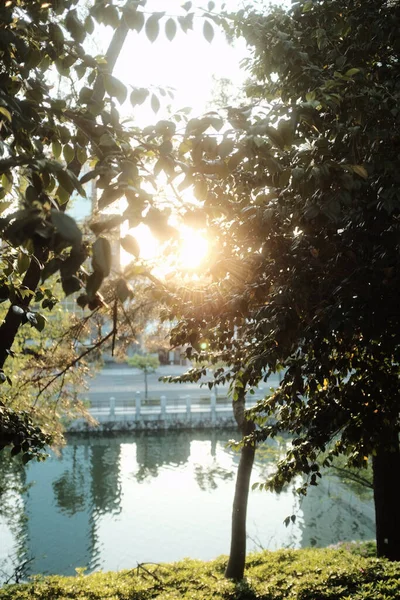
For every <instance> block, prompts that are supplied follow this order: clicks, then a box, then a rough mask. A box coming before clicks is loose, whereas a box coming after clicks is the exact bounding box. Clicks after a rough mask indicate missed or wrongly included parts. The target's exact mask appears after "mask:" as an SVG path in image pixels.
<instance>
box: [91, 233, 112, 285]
mask: <svg viewBox="0 0 400 600" xmlns="http://www.w3.org/2000/svg"><path fill="white" fill-rule="evenodd" d="M111 263H112V253H111V245H110V242H109V241H108V240H107V239H106V238H104V237H98V238H97V240H96V241H95V242H94V244H93V246H92V266H93V269H94V270H95V271H100V272H101V273H102V275H103V277H107V276H108V275H109V274H110V271H111Z"/></svg>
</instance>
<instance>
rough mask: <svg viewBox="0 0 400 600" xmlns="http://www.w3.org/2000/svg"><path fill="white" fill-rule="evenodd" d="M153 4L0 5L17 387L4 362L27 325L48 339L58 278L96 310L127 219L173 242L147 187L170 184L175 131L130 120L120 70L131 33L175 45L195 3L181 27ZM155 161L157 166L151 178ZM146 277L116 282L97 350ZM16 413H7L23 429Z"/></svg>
mask: <svg viewBox="0 0 400 600" xmlns="http://www.w3.org/2000/svg"><path fill="white" fill-rule="evenodd" d="M145 4H146V0H140V1H139V2H138V1H137V0H127V1H126V2H125V3H124V4H118V5H116V4H115V3H113V2H112V0H104V1H102V2H98V1H94V0H93V1H92V2H85V3H79V2H78V0H50V1H49V2H42V1H40V0H19V1H18V2H17V3H15V2H5V3H2V5H1V7H0V22H1V36H0V37H1V42H0V46H1V62H0V80H1V95H0V127H1V133H2V139H1V141H0V178H1V188H0V200H1V204H0V210H1V214H2V217H1V219H0V236H1V247H0V260H1V264H0V268H1V270H0V291H1V299H2V301H4V302H5V306H6V308H7V311H6V315H5V317H4V320H3V321H2V323H1V325H0V381H8V380H7V377H9V376H8V375H7V374H6V371H5V370H4V365H5V363H6V360H7V361H8V362H9V361H10V360H12V359H13V346H14V344H15V340H16V336H17V333H18V331H19V329H20V327H21V326H22V325H24V324H25V323H26V322H29V323H30V324H31V325H32V326H33V327H34V328H36V329H37V330H38V331H39V332H42V331H43V330H44V328H45V325H46V320H45V317H44V315H45V314H46V312H47V311H48V310H49V309H51V307H52V302H51V301H50V298H52V297H53V296H54V294H53V289H52V284H51V280H49V277H50V276H51V275H54V274H57V275H58V276H59V278H60V280H61V285H62V288H63V292H64V294H65V295H70V294H72V293H78V292H81V293H80V295H79V297H78V299H77V302H78V304H79V306H81V307H82V308H84V307H87V308H88V309H89V310H90V311H93V312H94V313H98V311H99V310H100V309H102V308H103V307H105V302H104V298H103V296H102V294H101V293H100V288H101V286H102V284H103V282H104V281H105V280H106V279H107V278H108V277H109V276H110V273H111V270H112V264H111V247H110V243H109V240H108V237H109V234H110V232H111V231H112V230H115V229H118V228H119V226H120V224H121V223H123V222H125V221H128V222H129V225H130V226H134V225H137V224H138V223H140V222H141V221H144V222H146V224H148V225H149V226H150V227H151V228H152V229H153V230H154V231H155V232H156V234H158V235H161V236H162V237H163V239H166V238H167V237H168V235H169V234H170V233H171V228H170V227H168V225H167V220H168V216H169V213H168V212H167V211H165V210H164V207H159V206H158V202H157V199H156V197H155V196H153V195H151V194H150V193H149V191H148V189H156V188H157V183H156V178H155V177H156V176H157V175H158V174H159V173H160V172H163V173H165V174H167V175H168V174H169V176H171V164H172V162H171V159H170V157H169V147H170V144H171V141H170V140H171V137H172V136H173V134H174V132H175V129H176V122H173V121H165V120H164V121H159V122H158V123H157V124H156V125H155V126H154V127H153V128H150V129H148V130H147V131H144V132H143V133H142V132H141V131H139V129H138V128H137V127H132V126H127V125H126V124H125V123H123V122H122V119H121V118H120V114H119V110H118V106H119V105H121V104H123V103H124V102H125V100H126V98H127V95H128V90H127V87H126V86H125V85H124V84H123V83H122V82H121V81H119V80H118V79H117V78H115V76H114V75H113V69H114V66H115V63H116V61H117V58H118V56H119V53H120V51H121V48H122V46H123V44H124V42H125V40H126V38H127V35H128V32H129V31H134V32H136V33H139V32H140V31H141V30H142V29H143V31H144V33H145V35H146V36H147V38H148V39H149V40H150V41H152V42H153V41H155V40H156V39H157V37H158V35H159V32H160V26H161V25H163V27H164V29H165V34H166V36H167V38H168V39H169V40H172V39H173V38H174V36H175V33H176V31H177V28H178V27H180V29H181V30H182V31H184V32H186V31H187V30H188V29H191V28H192V25H193V16H194V13H193V11H192V12H191V11H190V3H186V5H185V6H184V7H183V9H182V11H181V14H180V15H179V18H176V19H174V18H172V17H168V16H166V15H164V13H161V12H158V13H154V14H150V15H148V14H147V13H146V12H145V11H144V10H143V7H144V6H145ZM203 16H204V17H205V21H204V36H205V37H206V39H208V40H209V41H211V39H212V36H213V27H212V24H211V21H212V19H215V17H213V15H212V14H211V13H210V12H209V11H208V10H207V11H203ZM98 25H102V26H106V27H111V28H112V29H113V36H112V39H111V43H110V45H109V47H108V49H107V50H106V52H105V53H104V55H103V56H92V55H91V54H90V53H89V52H88V51H87V42H88V39H89V38H90V36H91V35H92V34H93V32H95V31H96V28H97V26H98ZM57 77H59V79H60V81H61V85H60V86H58V87H59V89H65V88H66V87H67V88H68V93H64V94H63V95H59V94H58V93H57V92H56V87H55V85H54V83H55V81H56V78H57ZM146 97H149V100H150V101H151V105H152V107H153V108H154V110H155V111H157V109H158V106H159V99H158V97H157V96H156V95H155V94H154V93H153V94H149V91H148V90H144V89H141V88H140V89H136V88H135V89H133V91H132V93H131V95H130V101H131V104H132V105H133V106H136V105H137V104H140V103H142V102H143V101H144V100H145V99H146ZM178 118H181V117H180V116H178V117H177V119H178ZM149 164H150V165H152V166H154V164H156V168H154V171H155V172H154V173H153V170H152V169H149ZM88 182H93V183H94V184H95V185H96V188H97V190H100V191H101V193H100V194H99V198H98V200H97V206H96V209H97V211H98V212H97V213H96V214H97V218H96V219H95V220H94V221H93V222H92V224H91V231H92V235H91V236H83V234H82V231H81V230H80V228H79V227H78V226H77V224H76V223H75V221H74V220H73V219H72V218H70V217H69V216H68V215H67V214H66V212H65V211H66V208H67V207H68V203H69V202H70V199H71V196H72V195H73V194H75V193H78V194H80V195H85V185H86V184H87V183H88ZM122 198H123V199H124V201H125V208H124V209H123V210H119V211H118V214H116V215H113V216H111V217H110V216H104V215H102V214H101V211H102V210H103V209H105V208H108V207H109V206H111V205H112V204H113V203H115V202H118V201H120V200H121V199H122ZM125 244H126V246H127V247H128V249H129V251H130V252H131V253H132V254H133V255H134V256H136V258H137V244H136V246H135V245H134V244H133V245H132V240H131V239H129V237H128V238H127V239H126V240H125ZM89 261H91V266H89V265H88V262H89ZM146 272H147V271H146V268H145V267H144V266H143V265H142V264H135V265H133V266H132V265H131V266H130V268H129V269H127V270H125V271H124V272H122V273H119V274H118V277H117V281H116V282H115V285H114V297H113V319H112V327H113V329H112V331H111V332H109V333H108V335H107V336H105V338H104V340H103V339H101V340H99V341H98V342H96V344H95V347H96V348H97V347H98V346H99V344H100V343H102V342H103V341H107V340H110V339H112V341H113V343H114V341H115V337H116V327H117V317H118V314H119V313H122V312H123V310H122V308H121V305H122V304H123V302H124V301H125V299H126V298H127V296H128V295H129V283H128V282H129V279H131V278H132V277H138V276H140V275H144V274H145V273H146ZM49 282H50V283H49ZM33 303H35V307H34V308H31V304H33ZM43 336H44V337H45V336H46V333H43ZM85 355H86V354H85ZM80 358H83V356H81V355H77V358H76V360H75V359H74V360H72V361H71V362H70V364H69V366H73V365H75V364H77V362H78V360H80ZM6 370H7V369H6ZM64 372H65V371H64V370H61V372H60V374H61V375H63V373H64ZM9 379H10V378H9ZM10 381H11V380H10ZM53 381H55V379H54V380H53ZM48 389H49V392H50V391H51V388H50V387H49V388H48ZM12 410H13V409H12V407H10V406H8V408H7V411H11V412H10V416H11V422H14V418H13V415H12V414H11V413H12ZM32 416H33V418H35V416H34V413H33V412H32Z"/></svg>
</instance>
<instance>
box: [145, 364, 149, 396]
mask: <svg viewBox="0 0 400 600" xmlns="http://www.w3.org/2000/svg"><path fill="white" fill-rule="evenodd" d="M148 391H149V390H148V383H147V369H145V370H144V397H145V400H147V396H148Z"/></svg>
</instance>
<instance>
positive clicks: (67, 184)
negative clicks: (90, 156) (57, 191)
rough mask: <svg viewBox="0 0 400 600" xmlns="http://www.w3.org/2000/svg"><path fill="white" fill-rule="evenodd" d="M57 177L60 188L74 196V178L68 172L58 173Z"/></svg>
mask: <svg viewBox="0 0 400 600" xmlns="http://www.w3.org/2000/svg"><path fill="white" fill-rule="evenodd" d="M56 177H57V180H58V183H59V184H60V186H61V187H62V188H63V189H64V190H65V191H66V192H68V194H72V193H73V192H74V191H75V185H74V182H73V180H72V178H71V177H70V176H69V174H68V173H67V172H66V171H64V170H63V171H58V172H57V173H56Z"/></svg>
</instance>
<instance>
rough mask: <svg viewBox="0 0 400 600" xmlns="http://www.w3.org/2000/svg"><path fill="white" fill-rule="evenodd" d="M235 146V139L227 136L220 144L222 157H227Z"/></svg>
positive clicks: (219, 149) (219, 150) (219, 148)
mask: <svg viewBox="0 0 400 600" xmlns="http://www.w3.org/2000/svg"><path fill="white" fill-rule="evenodd" d="M234 147H235V142H234V140H231V139H229V138H226V139H224V140H222V142H221V143H220V144H219V146H218V154H219V156H220V157H221V158H227V156H229V155H230V153H231V152H232V150H233V149H234Z"/></svg>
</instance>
